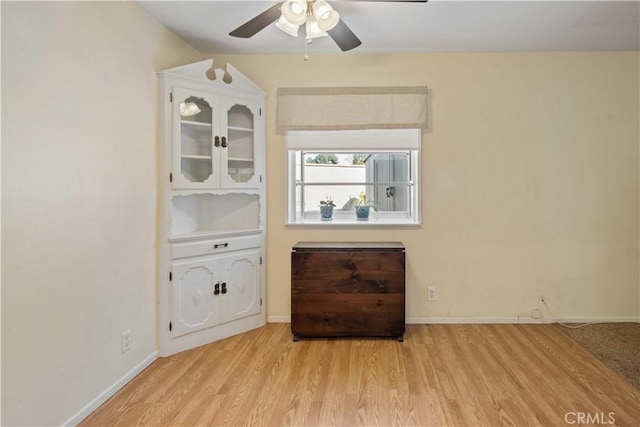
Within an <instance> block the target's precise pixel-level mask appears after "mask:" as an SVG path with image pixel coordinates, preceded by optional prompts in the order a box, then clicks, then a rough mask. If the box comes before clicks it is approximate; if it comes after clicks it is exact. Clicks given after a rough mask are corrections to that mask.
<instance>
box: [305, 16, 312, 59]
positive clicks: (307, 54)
mask: <svg viewBox="0 0 640 427" xmlns="http://www.w3.org/2000/svg"><path fill="white" fill-rule="evenodd" d="M307 25H309V24H307ZM309 40H311V39H310V38H308V37H307V36H305V38H304V62H309V53H308V47H309Z"/></svg>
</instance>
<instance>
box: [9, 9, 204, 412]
mask: <svg viewBox="0 0 640 427" xmlns="http://www.w3.org/2000/svg"><path fill="white" fill-rule="evenodd" d="M199 59H200V54H199V53H198V52H196V51H195V50H194V49H192V48H191V47H190V46H188V45H187V44H186V43H184V42H183V41H182V40H180V39H179V38H177V37H176V36H175V35H174V34H172V33H170V32H169V31H168V30H167V29H166V28H164V27H162V26H161V25H160V24H158V23H157V22H156V21H155V20H153V19H152V18H151V17H150V16H148V15H147V14H146V12H143V11H142V10H141V9H140V8H139V7H138V6H136V5H135V4H133V3H122V2H104V3H96V2H55V3H53V2H39V3H35V2H33V3H32V2H28V3H27V2H16V3H12V2H2V425H60V424H62V423H64V422H66V421H67V420H70V419H71V418H72V417H73V416H74V415H75V414H77V413H78V412H79V411H80V410H81V409H82V408H83V407H85V405H87V404H88V403H90V401H91V400H93V399H94V398H96V397H98V396H99V395H100V394H101V393H103V392H104V391H105V390H107V389H108V388H109V387H111V386H112V385H113V384H114V383H116V382H117V380H119V379H120V378H122V377H123V376H124V375H125V374H126V373H127V372H129V371H130V370H131V369H133V368H134V367H135V366H136V365H138V364H139V363H141V362H142V361H144V360H145V359H147V358H149V356H152V355H153V354H154V353H155V351H156V332H155V330H156V308H155V307H156V272H155V268H156V267H155V265H156V257H155V236H156V229H155V217H156V215H155V209H156V199H157V197H156V193H157V190H156V188H157V176H156V174H157V172H156V163H157V162H156V155H157V150H156V146H157V144H156V138H157V126H156V121H157V93H156V92H157V79H156V76H155V71H156V70H159V69H162V68H167V67H173V66H176V65H181V64H186V63H190V62H194V61H197V60H199ZM128 329H130V330H132V336H133V347H132V348H131V350H129V351H128V352H127V353H124V354H121V352H120V334H121V333H122V332H123V331H125V330H128Z"/></svg>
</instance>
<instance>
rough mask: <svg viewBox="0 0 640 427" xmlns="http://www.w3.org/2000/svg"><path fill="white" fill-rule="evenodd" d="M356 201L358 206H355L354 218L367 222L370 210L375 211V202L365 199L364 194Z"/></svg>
mask: <svg viewBox="0 0 640 427" xmlns="http://www.w3.org/2000/svg"><path fill="white" fill-rule="evenodd" d="M358 199H359V201H358V205H357V206H356V218H357V219H358V221H369V214H370V213H371V208H373V209H375V205H376V202H375V201H373V200H370V199H367V197H366V195H365V194H360V197H359V198H358Z"/></svg>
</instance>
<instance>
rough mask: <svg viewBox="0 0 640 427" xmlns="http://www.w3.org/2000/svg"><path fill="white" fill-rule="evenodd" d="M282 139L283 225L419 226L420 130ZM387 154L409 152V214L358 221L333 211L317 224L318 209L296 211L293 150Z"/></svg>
mask: <svg viewBox="0 0 640 427" xmlns="http://www.w3.org/2000/svg"><path fill="white" fill-rule="evenodd" d="M285 140H286V167H287V189H286V191H287V209H286V221H285V223H286V225H287V226H292V227H309V228H313V227H320V228H361V227H364V228H371V227H373V228H376V227H379V228H406V227H418V226H420V225H421V224H422V216H421V203H420V169H421V164H420V163H421V145H422V134H421V131H420V129H370V130H347V131H288V132H286V134H285ZM300 150H303V151H313V152H391V151H409V162H410V168H409V169H410V178H409V181H410V183H411V185H410V187H409V211H408V214H407V213H405V212H386V211H385V212H373V211H372V215H371V217H370V219H369V221H358V220H357V219H356V216H355V211H354V212H345V211H341V210H334V218H333V220H332V221H321V219H320V210H319V208H318V212H317V215H316V213H315V211H314V212H311V213H309V212H306V213H305V215H304V217H300V216H297V212H296V158H295V156H296V151H300Z"/></svg>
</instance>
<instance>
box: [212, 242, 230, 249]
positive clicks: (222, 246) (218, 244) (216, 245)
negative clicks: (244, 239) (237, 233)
mask: <svg viewBox="0 0 640 427" xmlns="http://www.w3.org/2000/svg"><path fill="white" fill-rule="evenodd" d="M227 246H229V244H228V243H216V244H215V245H213V249H218V248H226V247H227Z"/></svg>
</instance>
